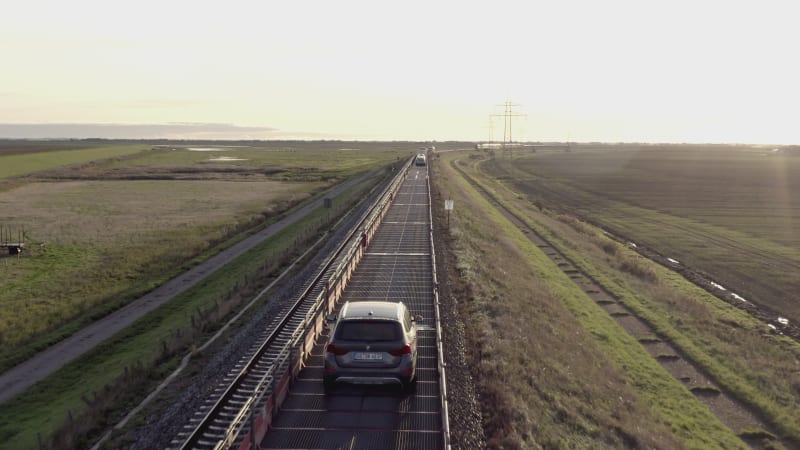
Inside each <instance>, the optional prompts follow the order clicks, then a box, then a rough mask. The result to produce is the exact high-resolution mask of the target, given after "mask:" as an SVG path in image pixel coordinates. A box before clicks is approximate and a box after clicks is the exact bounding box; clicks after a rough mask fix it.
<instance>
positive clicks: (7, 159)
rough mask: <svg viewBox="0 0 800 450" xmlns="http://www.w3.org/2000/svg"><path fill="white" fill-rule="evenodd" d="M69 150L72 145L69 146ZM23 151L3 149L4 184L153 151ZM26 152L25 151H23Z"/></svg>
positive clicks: (125, 147)
mask: <svg viewBox="0 0 800 450" xmlns="http://www.w3.org/2000/svg"><path fill="white" fill-rule="evenodd" d="M68 147H69V145H68ZM57 148H58V147H55V148H54V149H51V150H45V151H42V150H41V149H37V150H38V151H22V152H18V151H19V150H18V149H15V148H13V146H12V145H11V144H9V143H3V144H2V145H0V180H2V179H4V178H9V177H16V176H20V175H27V174H30V173H33V172H39V171H41V170H47V169H53V168H56V167H62V166H66V165H71V164H84V163H88V162H91V161H95V160H99V159H105V158H118V157H122V156H128V155H132V154H136V153H138V152H141V151H143V150H146V149H149V148H150V146H149V145H146V144H116V145H113V144H112V145H108V144H106V145H99V146H97V145H95V146H90V147H88V148H78V149H70V150H59V149H57ZM22 150H25V148H24V147H23V148H22Z"/></svg>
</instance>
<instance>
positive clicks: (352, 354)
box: [323, 301, 422, 391]
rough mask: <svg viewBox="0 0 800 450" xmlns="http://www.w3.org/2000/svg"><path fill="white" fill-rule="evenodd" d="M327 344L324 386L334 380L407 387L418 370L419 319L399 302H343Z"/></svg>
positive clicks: (410, 384)
mask: <svg viewBox="0 0 800 450" xmlns="http://www.w3.org/2000/svg"><path fill="white" fill-rule="evenodd" d="M328 319H329V320H330V321H335V322H336V323H335V325H334V326H333V329H332V330H331V333H330V338H329V340H328V345H327V346H326V347H325V369H324V373H323V381H324V383H325V389H326V391H327V390H328V389H329V388H330V387H331V386H332V385H333V384H334V383H337V382H344V383H354V384H400V385H401V386H403V387H404V388H411V387H413V385H414V384H415V382H416V380H417V377H416V369H417V324H416V321H417V320H422V317H420V316H416V317H412V316H411V313H410V312H409V310H408V308H407V307H406V305H405V304H403V303H400V302H384V301H360V302H346V303H345V304H344V306H342V309H341V311H340V313H339V316H338V318H337V317H336V316H329V317H328Z"/></svg>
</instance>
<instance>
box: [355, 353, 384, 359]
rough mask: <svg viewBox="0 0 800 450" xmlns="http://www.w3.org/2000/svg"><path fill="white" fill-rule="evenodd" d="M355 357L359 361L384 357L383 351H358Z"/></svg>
mask: <svg viewBox="0 0 800 450" xmlns="http://www.w3.org/2000/svg"><path fill="white" fill-rule="evenodd" d="M353 359H356V360H358V361H374V360H376V359H383V353H377V352H356V354H355V355H354V356H353Z"/></svg>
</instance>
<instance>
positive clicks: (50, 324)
mask: <svg viewBox="0 0 800 450" xmlns="http://www.w3.org/2000/svg"><path fill="white" fill-rule="evenodd" d="M22 144H24V145H22ZM75 145H76V143H75V142H73V141H70V142H65V143H64V146H65V147H66V148H67V149H66V150H60V149H59V147H58V146H57V145H55V143H54V142H52V141H48V142H43V143H40V144H36V143H34V142H28V141H26V142H23V143H21V144H20V146H19V148H17V147H14V145H13V142H12V143H3V146H0V149H1V150H2V151H1V152H0V167H3V168H8V167H11V166H12V165H14V164H13V163H14V162H16V161H19V160H25V159H26V158H27V160H28V161H31V162H32V163H31V164H29V165H28V166H27V167H28V169H27V170H28V172H26V176H25V177H24V178H16V179H9V180H7V183H6V184H4V185H2V186H0V205H2V207H3V209H4V211H7V212H8V213H7V214H6V215H5V216H4V218H3V219H2V222H0V226H2V227H3V228H4V229H5V230H8V232H9V233H10V234H11V235H13V236H14V237H15V238H16V236H18V235H19V234H20V233H21V232H23V231H24V233H25V235H26V241H27V242H26V244H27V251H26V252H25V253H23V255H22V257H20V258H8V257H3V258H2V260H0V272H2V275H3V276H2V277H0V344H2V350H0V369H1V368H7V367H10V366H11V365H13V364H15V363H18V362H19V361H21V360H23V359H24V358H25V357H27V356H29V355H30V354H31V353H32V352H34V351H36V350H37V349H40V348H43V347H44V346H47V345H49V344H51V343H52V342H54V341H57V340H59V339H61V338H63V337H64V336H66V335H69V334H70V333H72V332H74V330H75V329H76V327H79V326H81V325H82V324H85V323H86V322H87V321H89V320H92V318H94V317H98V316H101V315H103V314H105V313H107V312H108V311H110V310H113V309H116V308H119V307H121V306H122V305H124V304H125V303H127V302H129V301H131V300H132V299H133V298H135V297H136V296H137V295H141V294H142V293H143V292H146V291H147V290H149V289H152V287H153V286H155V285H156V284H157V283H160V282H163V281H165V280H166V278H165V277H167V276H169V275H172V276H174V275H175V274H177V272H178V271H179V270H181V269H182V268H184V269H185V267H184V264H185V263H187V262H188V261H190V260H192V259H193V258H194V257H196V256H198V255H201V254H203V253H204V252H206V251H207V250H208V249H210V248H213V247H214V246H215V245H217V244H219V243H220V242H224V241H226V240H227V239H228V238H230V237H231V236H234V235H237V234H238V233H241V232H242V231H244V230H247V229H250V228H252V227H257V226H259V225H263V224H265V223H267V222H269V221H270V220H273V218H274V217H276V215H277V214H278V213H280V212H282V211H285V210H287V209H288V208H290V207H291V206H293V205H296V204H298V203H299V202H301V201H303V200H305V199H307V198H309V197H310V196H312V195H314V194H315V193H318V192H320V191H322V190H324V189H327V188H329V187H330V186H332V185H333V184H335V183H337V182H340V181H343V180H345V179H347V178H349V177H352V176H354V175H357V174H359V173H363V172H365V171H367V170H370V169H373V168H375V167H378V166H381V165H385V164H387V163H391V162H394V161H398V160H399V159H400V158H402V159H405V158H406V157H407V156H410V155H411V154H413V152H414V150H415V148H416V145H415V144H411V143H399V144H384V145H382V144H376V143H368V144H356V143H341V142H336V143H326V142H321V143H302V142H293V143H288V142H281V143H247V144H242V145H238V143H226V144H225V145H220V144H218V143H214V144H209V143H198V144H188V143H181V144H180V145H177V144H176V145H174V146H173V145H167V146H163V145H158V146H155V145H154V146H151V145H143V144H135V145H132V144H128V143H116V144H115V143H109V142H106V143H104V145H102V146H97V147H93V148H90V149H81V148H74V147H75ZM87 145H88V144H87ZM92 158H94V159H92ZM33 162H36V164H33ZM2 256H5V255H2Z"/></svg>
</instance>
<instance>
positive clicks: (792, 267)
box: [491, 164, 800, 341]
mask: <svg viewBox="0 0 800 450" xmlns="http://www.w3.org/2000/svg"><path fill="white" fill-rule="evenodd" d="M491 167H492V168H494V169H495V170H496V172H495V173H494V175H495V176H497V175H498V174H499V173H502V174H503V176H504V177H507V179H512V178H515V177H514V174H513V173H512V172H511V171H509V170H508V168H507V167H505V166H502V165H498V164H493V165H492V166H491ZM530 178H531V177H530V176H528V177H527V179H530ZM533 178H541V177H533ZM512 184H513V186H515V188H519V189H521V190H522V191H523V192H525V193H537V194H539V195H542V194H544V195H543V198H546V199H548V200H549V201H548V205H547V206H548V207H549V208H551V209H553V210H555V211H560V212H568V213H570V214H572V215H574V216H576V217H578V218H580V219H581V220H583V221H585V222H587V223H589V224H591V225H593V226H596V227H598V228H600V229H602V230H604V231H606V232H607V233H609V235H610V237H612V238H613V239H615V240H617V241H618V242H620V243H623V244H628V243H630V242H635V241H638V240H637V239H633V238H630V237H628V236H627V235H626V233H624V232H621V231H620V230H619V229H618V228H617V227H615V226H613V225H610V224H608V223H604V222H599V221H597V220H595V219H592V218H591V217H587V216H586V215H585V212H586V211H591V210H592V207H594V206H596V205H595V204H594V203H593V202H590V201H588V200H585V199H583V198H580V197H575V196H571V195H565V194H562V193H561V192H560V191H558V190H556V189H553V188H551V187H548V186H546V184H545V183H541V182H538V181H536V182H535V186H534V188H533V190H531V189H523V188H524V187H523V186H519V185H517V184H516V183H512ZM580 192H581V193H586V192H589V193H592V192H590V191H585V190H580ZM594 195H598V194H596V193H594ZM552 201H555V203H556V205H553V204H551V203H550V202H552ZM615 201H618V200H615ZM621 203H624V202H621ZM558 204H563V205H567V206H569V207H571V208H573V209H577V210H578V211H582V212H580V213H577V214H575V213H574V212H570V211H567V210H566V208H563V207H559V206H557V205H558ZM634 206H635V205H634ZM644 209H646V208H644ZM637 220H638V221H639V223H640V224H642V225H649V226H652V227H654V228H660V229H672V230H676V231H678V232H680V233H683V234H684V235H685V236H690V237H692V238H693V239H695V240H696V242H699V243H704V242H707V243H713V244H715V245H716V246H717V248H720V249H721V248H725V249H729V250H730V251H732V252H733V253H734V254H736V255H739V256H742V257H745V258H751V259H754V260H758V261H764V263H765V264H767V265H769V266H770V267H771V268H772V269H771V270H772V271H773V272H775V271H781V272H784V273H790V274H791V273H798V272H800V262H798V261H797V260H794V259H792V258H790V257H788V256H783V255H775V254H773V253H769V252H765V251H763V250H760V249H758V248H757V247H754V246H752V245H745V244H742V243H740V242H738V241H736V240H733V239H730V238H725V237H720V236H716V235H714V234H711V233H708V232H704V231H702V230H697V229H694V228H690V227H688V226H686V225H679V224H676V223H673V222H664V221H661V220H658V219H653V218H647V217H644V216H639V217H638V218H637ZM647 245H649V244H647ZM635 250H636V251H637V252H638V253H639V254H641V255H642V256H644V257H647V258H649V259H651V260H653V261H655V262H657V263H659V264H661V265H663V266H665V267H667V268H669V269H671V270H675V271H677V272H679V273H681V274H682V275H683V276H684V278H686V279H688V280H689V281H691V282H692V283H694V284H696V285H698V286H700V287H701V288H703V289H705V290H706V291H707V292H709V293H710V294H712V295H714V296H715V297H717V298H719V299H720V300H722V301H724V302H726V303H728V304H730V305H732V306H734V307H736V308H739V309H743V310H745V311H747V312H748V313H749V314H750V315H752V316H753V317H755V318H757V319H759V320H761V321H762V322H764V323H765V324H770V325H771V326H773V327H774V329H775V330H778V331H779V332H781V333H783V334H785V335H787V336H790V337H792V338H793V339H795V340H797V341H800V326H798V325H797V323H798V322H800V319H798V317H797V315H796V314H793V313H794V312H795V311H794V310H789V311H782V309H785V303H781V299H785V300H786V301H790V299H791V298H793V294H794V292H795V291H797V290H800V284H798V283H794V284H792V285H790V286H788V287H787V288H786V289H780V288H776V287H775V284H774V283H769V282H767V281H765V279H764V278H763V277H757V276H752V275H751V274H750V273H748V272H747V271H743V270H735V269H732V268H729V269H728V271H729V272H730V273H732V274H733V275H725V274H716V275H714V274H709V273H706V272H705V271H703V270H700V269H697V268H691V267H688V266H686V265H684V264H679V265H676V264H673V263H671V262H670V261H669V259H668V257H667V256H665V255H663V254H661V253H660V250H656V249H654V248H648V247H646V246H643V245H642V244H641V242H639V243H638V244H637V245H636V247H635ZM673 256H677V257H678V258H681V259H683V257H682V256H681V255H673ZM717 282H721V283H722V284H724V285H725V286H727V287H728V288H732V289H733V290H728V289H719V288H718V287H716V286H717V284H716V283H717ZM749 286H754V287H755V288H753V287H749ZM734 293H736V294H737V295H734ZM738 294H741V295H744V296H745V297H746V298H747V300H746V301H742V300H741V299H740V298H741V297H738ZM737 297H738V298H737ZM765 298H766V299H776V300H775V301H773V300H765ZM781 306H784V308H781ZM780 317H788V318H789V319H790V322H789V323H788V324H786V323H781V322H780V321H778V319H779V318H780Z"/></svg>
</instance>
